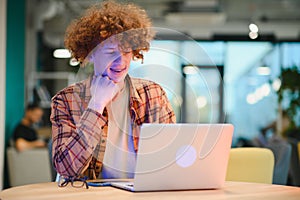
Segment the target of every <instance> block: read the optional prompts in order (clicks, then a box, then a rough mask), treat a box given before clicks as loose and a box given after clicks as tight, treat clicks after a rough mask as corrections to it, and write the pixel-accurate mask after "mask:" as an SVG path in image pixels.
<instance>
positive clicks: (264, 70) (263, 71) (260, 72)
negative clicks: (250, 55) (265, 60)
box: [256, 66, 271, 76]
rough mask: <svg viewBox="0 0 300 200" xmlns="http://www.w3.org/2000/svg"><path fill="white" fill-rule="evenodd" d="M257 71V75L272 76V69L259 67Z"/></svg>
mask: <svg viewBox="0 0 300 200" xmlns="http://www.w3.org/2000/svg"><path fill="white" fill-rule="evenodd" d="M256 70H257V74H258V75H263V76H266V75H270V74H271V69H270V67H265V66H262V67H258V68H257V69H256Z"/></svg>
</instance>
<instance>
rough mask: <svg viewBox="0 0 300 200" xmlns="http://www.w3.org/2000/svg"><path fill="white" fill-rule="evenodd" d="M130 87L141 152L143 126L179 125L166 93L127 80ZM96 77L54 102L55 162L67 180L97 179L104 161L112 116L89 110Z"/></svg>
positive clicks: (142, 82) (135, 134)
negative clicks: (84, 176)
mask: <svg viewBox="0 0 300 200" xmlns="http://www.w3.org/2000/svg"><path fill="white" fill-rule="evenodd" d="M126 79H127V80H128V82H129V87H130V102H129V105H130V108H129V111H130V116H131V125H132V132H133V136H132V140H133V143H134V148H135V150H136V151H137V150H138V140H139V130H140V125H142V124H143V123H175V122H176V118H175V114H174V112H173V110H172V107H171V105H170V103H169V101H168V99H167V97H166V94H165V92H164V90H163V89H162V88H161V87H160V86H159V85H158V84H156V83H154V82H152V81H148V80H143V79H138V78H131V77H129V76H127V77H126ZM91 80H92V77H89V78H88V79H86V80H84V81H81V82H78V83H75V84H73V85H71V86H69V87H67V88H65V89H63V90H61V91H60V92H58V93H57V94H56V95H55V96H54V97H53V98H52V104H51V116H50V120H51V122H52V140H53V141H52V142H53V145H52V152H53V153H52V160H53V163H54V167H55V168H56V171H57V172H58V173H59V174H60V175H64V176H78V175H82V174H84V175H87V176H89V178H90V179H95V178H97V177H98V175H99V173H100V172H101V167H102V161H103V158H104V153H105V147H106V139H107V129H108V116H107V112H106V109H104V112H103V114H100V113H99V112H97V111H95V110H92V109H90V108H88V107H87V106H88V103H89V101H90V99H91V93H90V86H91Z"/></svg>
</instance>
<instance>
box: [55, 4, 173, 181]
mask: <svg viewBox="0 0 300 200" xmlns="http://www.w3.org/2000/svg"><path fill="white" fill-rule="evenodd" d="M150 28H151V21H150V19H149V18H148V16H147V15H146V13H145V11H144V10H142V9H141V8H139V7H137V6H136V5H133V4H119V3H116V2H113V1H106V2H103V3H102V4H100V5H96V6H94V7H92V8H90V9H89V10H88V11H87V12H86V13H85V15H84V16H83V17H81V18H80V19H79V20H76V21H73V23H71V25H70V26H69V27H68V29H67V31H66V36H65V45H66V47H67V48H68V49H69V50H70V51H71V53H72V55H73V56H74V57H75V58H76V59H77V60H79V61H80V62H82V63H85V62H86V61H89V62H93V63H94V75H93V76H91V77H89V78H88V79H86V80H84V81H82V82H79V83H76V84H74V85H71V86H69V87H67V88H65V89H63V90H62V91H60V92H58V93H57V94H56V95H55V96H54V97H53V99H52V113H51V122H52V139H53V147H52V149H53V156H52V158H53V163H54V166H55V168H56V170H57V172H58V173H59V174H60V175H63V176H68V177H76V176H82V175H87V176H89V178H90V179H96V178H132V177H133V173H134V170H135V161H136V153H137V151H138V140H139V130H140V129H139V128H140V126H141V125H142V124H143V123H175V121H176V119H175V115H174V112H173V110H172V107H171V105H170V103H169V101H168V99H167V97H166V93H165V92H164V90H163V89H162V88H161V87H160V86H159V85H158V84H156V83H154V82H151V81H147V80H143V79H137V78H131V77H130V76H128V70H129V66H130V62H131V60H132V59H143V54H142V51H147V50H148V49H149V45H150V43H149V42H150V40H151V39H152V38H153V36H154V34H153V32H152V31H151V30H150Z"/></svg>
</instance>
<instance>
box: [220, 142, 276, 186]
mask: <svg viewBox="0 0 300 200" xmlns="http://www.w3.org/2000/svg"><path fill="white" fill-rule="evenodd" d="M273 171H274V154H273V152H272V151H271V150H270V149H266V148H256V147H247V148H246V147H244V148H243V147H242V148H232V149H231V150H230V156H229V161H228V167H227V174H226V181H241V182H256V183H269V184H272V181H273Z"/></svg>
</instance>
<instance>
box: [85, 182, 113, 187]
mask: <svg viewBox="0 0 300 200" xmlns="http://www.w3.org/2000/svg"><path fill="white" fill-rule="evenodd" d="M87 184H88V186H92V187H105V186H111V184H110V183H109V182H87Z"/></svg>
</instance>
